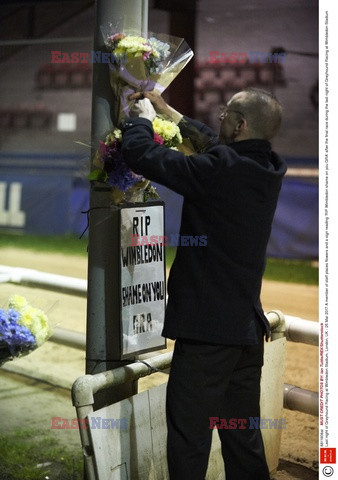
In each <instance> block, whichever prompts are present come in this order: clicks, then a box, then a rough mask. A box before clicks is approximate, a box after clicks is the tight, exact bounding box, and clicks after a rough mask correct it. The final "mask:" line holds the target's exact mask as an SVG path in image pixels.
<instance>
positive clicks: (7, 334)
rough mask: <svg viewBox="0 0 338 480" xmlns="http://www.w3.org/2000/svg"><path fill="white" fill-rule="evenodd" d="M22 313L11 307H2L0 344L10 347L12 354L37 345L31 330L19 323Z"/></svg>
mask: <svg viewBox="0 0 338 480" xmlns="http://www.w3.org/2000/svg"><path fill="white" fill-rule="evenodd" d="M19 319H20V313H19V312H17V311H15V310H13V309H11V308H10V309H9V310H8V312H6V311H5V310H3V309H0V345H2V346H5V347H8V349H9V351H10V354H11V355H13V356H15V355H17V354H18V353H20V351H21V350H22V349H28V350H32V349H33V348H34V347H35V346H36V341H35V337H34V335H33V334H32V333H31V331H30V330H29V329H28V328H27V327H25V326H23V325H20V324H19V323H18V320H19Z"/></svg>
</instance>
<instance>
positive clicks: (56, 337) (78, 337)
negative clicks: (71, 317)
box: [49, 327, 86, 350]
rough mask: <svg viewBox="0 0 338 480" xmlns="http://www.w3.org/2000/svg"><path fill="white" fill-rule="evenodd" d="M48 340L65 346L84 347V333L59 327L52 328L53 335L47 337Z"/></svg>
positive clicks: (81, 348)
mask: <svg viewBox="0 0 338 480" xmlns="http://www.w3.org/2000/svg"><path fill="white" fill-rule="evenodd" d="M49 341H50V342H53V343H57V344H59V345H64V346H66V347H71V348H77V349H78V350H85V349H86V334H85V333H83V332H75V331H74V330H67V329H65V328H61V327H55V328H54V331H53V335H52V336H51V337H50V338H49Z"/></svg>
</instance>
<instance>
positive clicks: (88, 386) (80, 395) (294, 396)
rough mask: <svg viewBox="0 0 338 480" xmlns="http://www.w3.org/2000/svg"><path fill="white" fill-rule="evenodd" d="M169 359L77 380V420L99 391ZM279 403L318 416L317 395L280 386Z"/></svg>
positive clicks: (167, 355)
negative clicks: (280, 395) (281, 400)
mask: <svg viewBox="0 0 338 480" xmlns="http://www.w3.org/2000/svg"><path fill="white" fill-rule="evenodd" d="M172 356H173V353H172V352H168V353H164V354H161V355H157V356H156V357H152V358H150V359H147V362H146V363H144V362H142V361H138V362H135V363H131V364H129V365H126V366H124V367H119V368H115V369H114V370H108V371H106V372H101V373H97V374H95V375H83V376H82V377H79V378H78V379H77V380H75V382H74V383H73V387H72V400H73V405H74V407H75V408H77V409H78V412H79V414H80V416H81V412H82V414H83V415H88V412H89V411H90V410H91V409H92V405H93V404H94V394H95V393H97V392H98V391H99V390H103V389H106V388H109V387H113V386H117V385H122V384H124V383H127V382H132V381H135V380H138V379H139V378H141V377H146V376H147V375H151V374H152V373H155V372H157V371H159V370H160V371H163V370H166V369H168V368H170V365H171V361H172ZM283 402H284V408H287V409H289V410H298V411H300V412H303V413H307V414H309V415H314V416H318V408H319V398H318V393H317V392H312V391H310V390H305V389H302V388H300V387H296V386H295V385H289V384H284V395H283ZM83 418H84V417H83Z"/></svg>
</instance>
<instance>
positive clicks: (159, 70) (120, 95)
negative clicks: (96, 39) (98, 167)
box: [101, 24, 193, 124]
mask: <svg viewBox="0 0 338 480" xmlns="http://www.w3.org/2000/svg"><path fill="white" fill-rule="evenodd" d="M101 30H102V33H103V36H104V44H105V47H106V49H107V51H108V52H109V53H110V54H111V56H112V59H113V61H112V62H110V63H109V71H110V84H111V87H112V89H113V92H114V94H115V99H116V103H115V112H114V117H115V121H116V122H117V124H119V123H120V122H121V121H123V120H124V118H125V117H126V116H128V114H129V109H130V105H131V102H130V101H129V100H128V97H129V96H130V95H131V94H132V93H135V92H145V91H150V90H157V91H158V92H159V93H162V92H163V91H164V90H165V89H166V88H167V87H168V86H169V85H170V83H171V82H172V81H173V80H174V79H175V78H176V76H177V75H178V74H179V73H180V72H181V70H182V69H183V68H184V67H185V65H186V64H187V63H188V62H189V60H191V58H192V57H193V52H192V50H191V49H190V47H189V46H188V44H187V43H186V42H185V41H184V40H183V39H182V38H177V37H172V36H169V35H163V34H160V35H159V34H154V33H152V34H150V35H149V36H148V38H145V37H141V36H138V35H134V34H127V33H122V32H115V33H114V28H113V26H112V25H111V24H109V25H108V26H107V27H102V28H101Z"/></svg>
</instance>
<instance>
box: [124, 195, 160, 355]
mask: <svg viewBox="0 0 338 480" xmlns="http://www.w3.org/2000/svg"><path fill="white" fill-rule="evenodd" d="M120 232H121V234H120V235H121V237H120V271H121V283H120V288H121V292H120V301H121V322H122V357H125V356H128V355H130V354H132V353H140V352H144V351H149V350H155V349H157V348H165V346H166V342H165V339H164V338H163V337H162V336H161V332H162V329H163V322H164V313H165V304H166V282H165V251H164V248H165V247H164V245H163V244H164V243H165V241H164V206H163V205H158V204H155V205H142V204H141V205H140V206H139V207H125V208H122V209H121V216H120Z"/></svg>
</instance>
